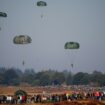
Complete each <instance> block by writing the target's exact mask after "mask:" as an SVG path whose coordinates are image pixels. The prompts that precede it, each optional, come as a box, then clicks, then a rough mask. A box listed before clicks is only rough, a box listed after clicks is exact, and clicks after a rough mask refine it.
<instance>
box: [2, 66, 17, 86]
mask: <svg viewBox="0 0 105 105" xmlns="http://www.w3.org/2000/svg"><path fill="white" fill-rule="evenodd" d="M3 76H4V80H3V83H4V84H6V85H18V84H19V78H18V75H17V74H16V72H15V70H14V69H12V68H11V69H8V70H7V71H5V73H4V75H3Z"/></svg>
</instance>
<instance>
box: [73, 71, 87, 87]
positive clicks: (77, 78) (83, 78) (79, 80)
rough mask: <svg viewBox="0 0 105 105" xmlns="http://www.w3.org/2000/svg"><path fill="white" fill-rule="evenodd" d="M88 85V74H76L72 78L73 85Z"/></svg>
mask: <svg viewBox="0 0 105 105" xmlns="http://www.w3.org/2000/svg"><path fill="white" fill-rule="evenodd" d="M87 83H88V74H86V73H83V72H78V73H76V74H75V75H74V76H73V84H75V85H83V84H87Z"/></svg>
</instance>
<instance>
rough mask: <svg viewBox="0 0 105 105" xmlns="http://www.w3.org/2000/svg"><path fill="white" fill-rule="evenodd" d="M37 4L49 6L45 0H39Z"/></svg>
mask: <svg viewBox="0 0 105 105" xmlns="http://www.w3.org/2000/svg"><path fill="white" fill-rule="evenodd" d="M37 6H41V7H43V6H47V3H46V2H44V1H38V2H37Z"/></svg>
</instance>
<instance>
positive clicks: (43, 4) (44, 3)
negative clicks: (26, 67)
mask: <svg viewBox="0 0 105 105" xmlns="http://www.w3.org/2000/svg"><path fill="white" fill-rule="evenodd" d="M37 6H38V7H46V6H47V3H46V2H45V1H38V2H37ZM41 18H43V13H41Z"/></svg>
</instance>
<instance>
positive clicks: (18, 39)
mask: <svg viewBox="0 0 105 105" xmlns="http://www.w3.org/2000/svg"><path fill="white" fill-rule="evenodd" d="M31 42H32V39H31V37H29V36H28V35H19V36H15V37H14V39H13V43H14V44H19V45H24V44H29V43H31ZM22 65H23V66H24V65H25V61H24V60H23V62H22Z"/></svg>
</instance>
